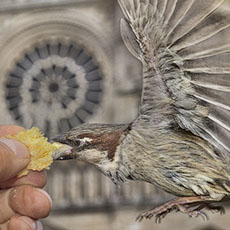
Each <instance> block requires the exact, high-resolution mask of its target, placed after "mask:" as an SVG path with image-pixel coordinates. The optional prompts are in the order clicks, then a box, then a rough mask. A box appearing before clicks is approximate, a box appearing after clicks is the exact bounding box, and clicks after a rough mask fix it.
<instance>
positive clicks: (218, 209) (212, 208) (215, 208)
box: [203, 204, 225, 215]
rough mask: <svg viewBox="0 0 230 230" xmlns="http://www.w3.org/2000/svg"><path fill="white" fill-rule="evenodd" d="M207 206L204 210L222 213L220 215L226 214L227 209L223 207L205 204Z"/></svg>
mask: <svg viewBox="0 0 230 230" xmlns="http://www.w3.org/2000/svg"><path fill="white" fill-rule="evenodd" d="M204 205H205V206H204V207H203V208H206V209H208V210H210V211H211V212H212V213H220V215H224V214H225V209H224V207H222V206H214V205H211V204H204Z"/></svg>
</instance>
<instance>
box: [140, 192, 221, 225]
mask: <svg viewBox="0 0 230 230" xmlns="http://www.w3.org/2000/svg"><path fill="white" fill-rule="evenodd" d="M208 201H213V199H211V198H210V197H207V196H195V197H178V198H174V199H173V200H170V201H168V202H166V203H164V204H162V205H160V206H158V207H156V208H154V209H151V210H149V211H147V212H144V213H142V214H141V215H139V216H138V217H137V220H138V221H141V220H142V219H143V218H145V219H151V218H152V217H153V216H155V218H156V222H158V223H159V222H160V221H161V219H162V218H164V217H165V216H166V214H167V213H169V212H171V211H172V210H176V211H181V212H182V213H186V214H188V215H189V216H190V217H198V216H201V217H202V218H203V219H208V217H207V215H206V214H205V213H204V212H203V211H201V209H203V208H208V209H209V210H215V211H218V212H220V213H223V208H222V207H219V206H217V207H214V206H211V205H210V204H208V203H203V202H208ZM201 202H202V203H201Z"/></svg>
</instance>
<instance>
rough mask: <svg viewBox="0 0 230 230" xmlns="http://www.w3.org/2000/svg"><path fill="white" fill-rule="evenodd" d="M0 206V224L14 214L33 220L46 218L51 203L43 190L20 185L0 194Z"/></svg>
mask: <svg viewBox="0 0 230 230" xmlns="http://www.w3.org/2000/svg"><path fill="white" fill-rule="evenodd" d="M0 204H1V206H0V223H4V222H5V221H7V220H9V219H10V218H11V217H12V216H13V215H14V214H15V213H18V214H20V215H23V216H28V217H31V218H33V219H39V218H44V217H47V216H48V214H49V212H50V210H51V205H52V201H51V198H50V196H49V195H48V194H47V193H46V192H45V191H44V190H41V189H38V188H34V187H33V186H30V185H22V186H19V187H15V188H12V189H9V190H5V191H2V192H0Z"/></svg>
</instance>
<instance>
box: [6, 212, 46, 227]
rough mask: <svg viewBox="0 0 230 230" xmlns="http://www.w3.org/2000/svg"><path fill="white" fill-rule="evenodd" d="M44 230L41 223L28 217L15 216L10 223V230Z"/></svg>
mask: <svg viewBox="0 0 230 230" xmlns="http://www.w3.org/2000/svg"><path fill="white" fill-rule="evenodd" d="M15 229H17V230H42V229H43V228H42V224H41V222H40V221H35V220H33V219H31V218H29V217H27V216H19V215H17V216H13V217H12V218H11V219H10V220H9V222H8V230H15Z"/></svg>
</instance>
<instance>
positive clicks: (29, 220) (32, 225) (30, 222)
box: [20, 216, 37, 230]
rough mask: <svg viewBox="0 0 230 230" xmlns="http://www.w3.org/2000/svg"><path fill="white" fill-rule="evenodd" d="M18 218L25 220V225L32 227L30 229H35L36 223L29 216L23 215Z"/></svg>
mask: <svg viewBox="0 0 230 230" xmlns="http://www.w3.org/2000/svg"><path fill="white" fill-rule="evenodd" d="M20 220H21V221H23V222H25V223H26V224H27V225H29V226H30V227H31V228H32V230H36V229H37V224H36V223H35V222H34V220H32V219H31V218H29V217H27V216H23V217H20Z"/></svg>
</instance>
